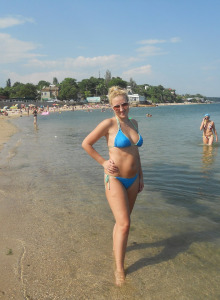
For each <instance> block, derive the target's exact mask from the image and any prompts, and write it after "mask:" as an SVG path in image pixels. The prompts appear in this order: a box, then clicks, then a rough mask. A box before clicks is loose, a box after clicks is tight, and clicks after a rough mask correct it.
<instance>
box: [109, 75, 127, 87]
mask: <svg viewBox="0 0 220 300" xmlns="http://www.w3.org/2000/svg"><path fill="white" fill-rule="evenodd" d="M114 85H116V86H120V87H121V88H126V87H127V82H126V81H124V80H123V79H121V78H120V77H112V79H111V80H110V81H109V83H108V87H109V88H110V87H112V86H114Z"/></svg>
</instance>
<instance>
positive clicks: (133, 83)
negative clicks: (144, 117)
mask: <svg viewBox="0 0 220 300" xmlns="http://www.w3.org/2000/svg"><path fill="white" fill-rule="evenodd" d="M128 85H129V86H130V87H131V90H132V92H133V93H134V94H135V93H137V92H138V88H137V83H136V82H135V81H134V80H133V79H132V78H130V80H129V82H128Z"/></svg>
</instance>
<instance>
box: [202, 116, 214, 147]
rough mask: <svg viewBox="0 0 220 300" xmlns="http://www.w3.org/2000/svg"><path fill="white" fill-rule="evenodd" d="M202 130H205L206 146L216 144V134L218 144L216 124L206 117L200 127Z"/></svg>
mask: <svg viewBox="0 0 220 300" xmlns="http://www.w3.org/2000/svg"><path fill="white" fill-rule="evenodd" d="M200 130H203V143H204V144H206V145H212V144H213V142H214V134H215V139H216V142H218V134H217V131H216V128H215V123H214V122H213V121H211V120H210V118H209V117H208V116H207V117H204V118H203V120H202V123H201V125H200Z"/></svg>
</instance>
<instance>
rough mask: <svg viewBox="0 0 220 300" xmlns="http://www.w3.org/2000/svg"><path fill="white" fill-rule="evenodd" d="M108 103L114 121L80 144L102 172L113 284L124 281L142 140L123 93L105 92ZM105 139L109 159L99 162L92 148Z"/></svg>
mask: <svg viewBox="0 0 220 300" xmlns="http://www.w3.org/2000/svg"><path fill="white" fill-rule="evenodd" d="M108 96H109V103H110V105H111V107H112V109H113V111H114V117H112V118H110V119H106V120H104V121H102V122H101V123H100V124H99V125H98V126H97V127H96V128H95V129H94V130H93V131H92V132H91V133H90V134H89V135H88V136H87V137H86V138H85V139H84V141H83V143H82V147H83V148H84V149H85V151H86V152H87V153H88V154H89V155H90V156H91V157H92V158H93V159H95V160H96V161H97V162H98V163H99V164H100V165H101V166H102V167H103V168H104V182H105V192H106V198H107V200H108V203H109V205H110V208H111V210H112V213H113V215H114V218H115V225H114V229H113V252H114V257H115V264H116V270H115V282H116V285H118V286H121V285H122V284H123V283H124V281H125V268H124V260H125V252H126V246H127V240H128V234H129V228H130V214H131V212H132V209H133V207H134V204H135V200H136V197H137V194H138V193H139V192H141V191H142V190H143V187H144V183H143V173H142V168H141V162H140V156H139V151H138V147H141V146H142V144H143V139H142V137H141V135H140V134H139V131H138V124H137V122H136V121H135V120H133V119H129V117H128V113H129V103H128V95H127V91H126V90H124V89H122V88H120V87H117V86H114V87H111V88H110V89H109V93H108ZM103 136H105V138H106V142H107V146H108V149H109V159H108V160H106V159H105V158H103V157H102V156H101V155H100V154H99V153H98V152H97V151H96V150H95V149H94V147H93V145H94V144H95V143H96V142H97V141H98V140H99V139H100V138H101V137H103Z"/></svg>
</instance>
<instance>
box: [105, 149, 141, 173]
mask: <svg viewBox="0 0 220 300" xmlns="http://www.w3.org/2000/svg"><path fill="white" fill-rule="evenodd" d="M125 149H126V148H125ZM125 149H124V148H123V150H121V149H118V148H115V149H114V150H111V151H109V156H110V159H112V160H113V161H114V163H115V165H116V166H117V167H118V170H119V171H118V172H117V173H114V174H111V175H113V176H120V177H124V178H130V177H134V176H135V175H136V174H137V173H138V171H139V153H138V150H137V149H133V150H131V149H129V150H130V151H129V150H125Z"/></svg>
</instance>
